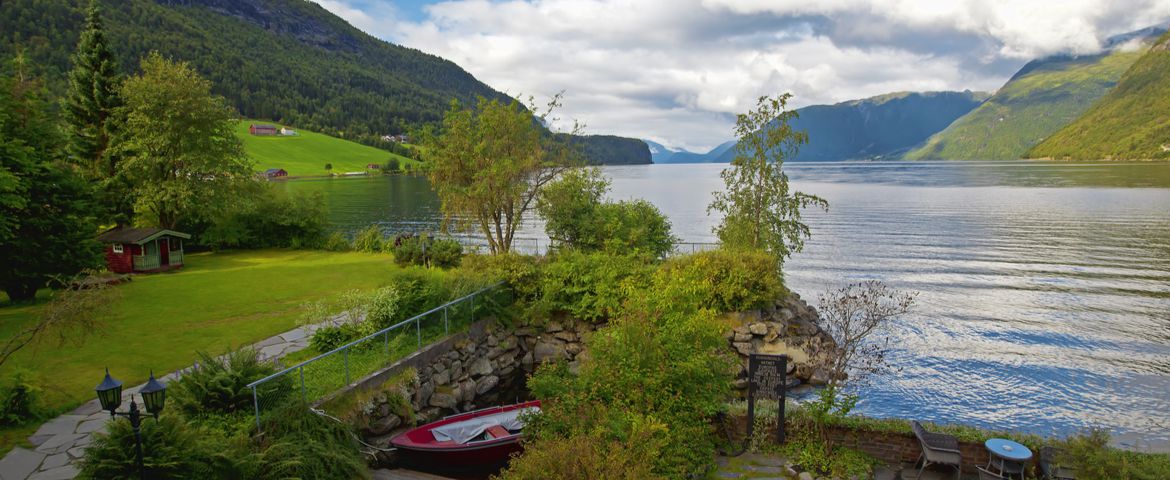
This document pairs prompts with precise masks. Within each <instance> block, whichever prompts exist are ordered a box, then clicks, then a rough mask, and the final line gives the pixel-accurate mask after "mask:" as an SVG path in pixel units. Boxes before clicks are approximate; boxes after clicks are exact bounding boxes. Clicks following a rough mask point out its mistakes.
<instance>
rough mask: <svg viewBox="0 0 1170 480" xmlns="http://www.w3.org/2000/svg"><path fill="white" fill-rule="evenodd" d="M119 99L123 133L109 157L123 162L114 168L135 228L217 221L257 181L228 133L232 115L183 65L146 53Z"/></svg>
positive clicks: (209, 88)
mask: <svg viewBox="0 0 1170 480" xmlns="http://www.w3.org/2000/svg"><path fill="white" fill-rule="evenodd" d="M120 93H121V96H122V98H123V99H124V101H125V106H124V107H123V108H121V109H120V115H121V117H122V118H123V122H124V129H123V131H122V133H121V136H120V137H119V138H118V139H117V141H116V143H115V145H116V147H115V151H114V154H117V155H121V156H123V160H122V161H121V162H119V167H118V168H119V172H120V173H121V174H122V175H123V176H124V177H125V178H126V179H127V180H129V181H130V182H131V184H132V185H133V195H134V210H135V213H136V214H137V215H138V216H139V219H138V223H143V224H147V225H152V226H158V227H163V228H176V227H177V225H178V224H179V222H180V221H187V222H191V221H197V220H201V219H209V218H216V216H217V214H219V213H220V212H222V211H223V210H224V209H225V207H226V206H227V205H230V203H231V202H232V201H234V200H235V199H236V198H237V196H238V195H239V193H240V192H241V191H243V189H245V188H246V187H247V186H248V185H250V184H252V183H254V182H255V181H256V180H255V177H254V175H253V173H252V165H251V163H250V161H249V160H248V158H247V157H246V156H245V155H244V149H243V145H242V144H241V143H240V140H239V139H238V138H236V136H235V133H234V131H233V129H234V125H235V122H234V119H235V117H236V114H235V112H234V111H232V108H231V107H230V106H228V104H227V102H226V101H225V100H224V99H223V98H222V97H219V96H215V95H212V93H211V83H210V82H209V81H207V80H205V79H203V78H202V77H200V76H199V74H198V73H196V72H195V70H194V69H193V68H192V67H191V66H190V65H189V64H187V63H184V62H176V61H171V60H167V59H166V58H164V57H163V56H162V55H160V54H158V53H154V52H152V53H151V54H150V55H148V56H147V57H146V58H144V59H143V60H142V73H141V74H140V75H137V76H134V77H131V78H129V79H127V80H126V81H125V82H123V84H122V89H121V92H120ZM174 112H183V114H182V115H175V114H174Z"/></svg>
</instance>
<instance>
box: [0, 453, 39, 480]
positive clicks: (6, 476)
mask: <svg viewBox="0 0 1170 480" xmlns="http://www.w3.org/2000/svg"><path fill="white" fill-rule="evenodd" d="M46 456H47V455H45V454H43V453H40V452H34V451H32V450H25V449H23V448H20V447H16V448H14V449H12V451H11V452H8V455H5V456H4V458H3V459H0V480H19V479H24V478H28V476H29V475H31V474H32V473H33V472H35V471H37V468H38V467H40V465H41V462H43V461H44V460H45V457H46Z"/></svg>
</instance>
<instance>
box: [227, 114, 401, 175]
mask: <svg viewBox="0 0 1170 480" xmlns="http://www.w3.org/2000/svg"><path fill="white" fill-rule="evenodd" d="M253 123H270V122H264V121H260V120H240V122H239V123H238V124H237V125H236V135H238V136H239V137H240V140H243V142H244V150H245V151H247V152H248V156H249V157H252V159H253V160H255V161H256V169H257V170H258V171H264V170H267V169H269V168H283V169H285V171H287V172H288V174H289V175H290V176H306V175H328V174H329V172H328V171H326V170H325V164H326V163H332V164H333V173H345V172H362V171H365V170H366V165H367V164H370V163H376V164H378V165H382V164H384V163H386V161H387V160H389V159H390V158H397V159H398V161H399V162H400V164H403V165H405V164H408V163H409V164H417V163H418V162H416V161H414V160H411V159H408V158H406V157H403V156H401V155H397V154H394V153H390V152H387V151H385V150H381V149H377V148H374V147H369V146H366V145H362V144H360V143H355V142H351V141H348V140H342V139H340V138H334V137H330V136H328V135H323V134H320V133H314V132H310V131H308V130H300V129H297V135H295V136H287V137H286V136H274V137H270V136H265V137H258V136H255V135H252V134H250V133H248V126H249V125H251V124H253ZM278 126H279V125H278Z"/></svg>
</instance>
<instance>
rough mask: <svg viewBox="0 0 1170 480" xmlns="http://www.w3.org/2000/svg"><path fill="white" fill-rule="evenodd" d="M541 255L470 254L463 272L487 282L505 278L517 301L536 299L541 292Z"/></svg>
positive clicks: (464, 262) (464, 259)
mask: <svg viewBox="0 0 1170 480" xmlns="http://www.w3.org/2000/svg"><path fill="white" fill-rule="evenodd" d="M540 260H541V259H540V258H538V257H534V256H530V255H521V254H518V253H515V252H512V253H505V254H501V255H468V256H466V257H464V258H463V268H462V271H463V272H466V273H467V274H468V275H469V276H473V277H475V278H479V279H482V280H484V281H485V282H486V283H490V282H495V281H502V282H504V283H505V284H506V285H507V287H508V288H509V289H511V290H512V291H513V292H515V295H516V298H517V300H521V301H525V302H531V301H535V300H536V299H537V298H538V296H539V295H540V291H541V283H540V276H541V265H540V263H539V262H540Z"/></svg>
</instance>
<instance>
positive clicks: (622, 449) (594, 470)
mask: <svg viewBox="0 0 1170 480" xmlns="http://www.w3.org/2000/svg"><path fill="white" fill-rule="evenodd" d="M660 433H661V430H651V429H648V428H641V429H639V430H637V431H634V432H631V434H629V435H625V436H624V438H612V436H609V435H606V434H605V432H602V431H593V432H588V433H586V434H583V435H578V436H574V437H569V438H549V439H546V440H542V441H539V442H534V443H531V444H529V445H528V446H527V448H526V449H525V451H524V455H520V456H516V457H513V459H512V462H511V463H510V464H509V465H508V469H507V470H505V471H503V472H501V474H500V476H499V478H500V479H502V480H544V479H547V478H556V479H564V480H591V479H615V480H621V479H628V480H642V479H646V480H655V479H665V478H666V477H664V476H662V475H657V474H655V473H654V472H653V471H652V470H651V468H652V465H653V464H654V460H655V458H656V456H657V455H656V454H657V446H658V438H656V436H657V435H659V434H660Z"/></svg>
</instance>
